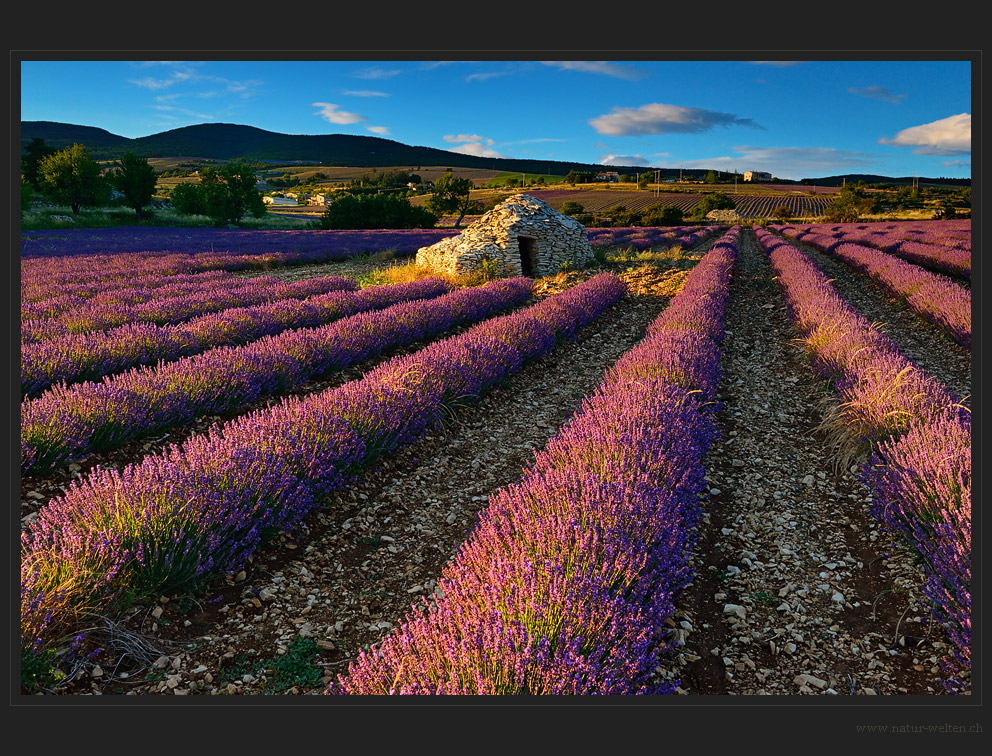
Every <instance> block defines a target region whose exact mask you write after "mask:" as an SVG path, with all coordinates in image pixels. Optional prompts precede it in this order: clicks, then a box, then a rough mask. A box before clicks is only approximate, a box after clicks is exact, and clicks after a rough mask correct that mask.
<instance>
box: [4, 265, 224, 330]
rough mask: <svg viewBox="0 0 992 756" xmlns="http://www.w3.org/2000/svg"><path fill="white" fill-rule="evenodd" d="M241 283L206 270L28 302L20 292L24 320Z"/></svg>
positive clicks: (71, 290) (98, 285)
mask: <svg viewBox="0 0 992 756" xmlns="http://www.w3.org/2000/svg"><path fill="white" fill-rule="evenodd" d="M221 280H223V281H227V282H229V283H232V284H233V283H241V281H240V280H239V279H238V278H237V277H236V276H235V275H234V273H231V272H229V271H226V270H207V271H204V272H203V273H189V274H176V275H174V276H146V277H144V278H142V279H140V280H138V281H130V282H124V281H98V282H93V283H83V284H79V285H78V286H72V287H67V288H66V289H65V290H63V291H62V292H61V293H59V294H56V295H55V296H53V297H49V298H47V299H36V300H34V301H28V300H27V299H25V297H24V290H23V289H22V290H21V320H31V319H35V320H44V319H46V318H56V317H58V316H59V315H61V314H62V313H64V312H68V311H69V310H72V309H75V308H78V307H83V306H84V305H91V304H96V303H100V304H107V303H110V302H115V303H117V304H138V303H140V302H148V301H150V300H152V299H166V298H168V297H176V296H182V295H184V294H192V293H194V292H196V291H200V290H202V289H203V287H204V285H206V284H209V283H211V282H214V283H216V282H219V281H221Z"/></svg>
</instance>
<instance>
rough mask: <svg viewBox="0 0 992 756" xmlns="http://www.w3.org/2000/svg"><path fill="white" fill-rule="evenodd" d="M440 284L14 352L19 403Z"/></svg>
mask: <svg viewBox="0 0 992 756" xmlns="http://www.w3.org/2000/svg"><path fill="white" fill-rule="evenodd" d="M453 288H454V287H453V286H451V285H447V286H446V285H445V282H444V281H443V280H442V279H432V280H429V281H426V280H421V281H416V282H413V283H410V284H399V285H396V286H370V287H366V288H365V289H361V290H358V291H354V290H344V289H342V290H339V291H331V292H328V293H326V294H317V295H314V296H312V297H307V298H306V299H282V300H278V301H275V302H271V303H267V304H262V305H256V306H254V307H233V308H230V309H227V310H221V311H220V312H216V313H209V314H206V315H201V316H198V317H194V318H191V319H189V320H187V321H185V322H182V323H177V324H174V325H156V324H155V323H128V324H126V325H122V326H119V327H117V328H111V329H108V330H106V331H97V332H91V333H85V334H70V335H68V336H63V337H62V338H58V339H51V340H49V341H45V342H42V343H39V344H22V345H21V396H22V397H29V398H33V397H37V396H38V395H40V394H41V393H42V392H43V391H44V390H46V389H48V388H50V387H51V386H53V385H54V384H56V383H65V384H70V383H79V382H81V381H94V380H99V379H100V378H103V377H104V376H107V375H113V374H114V373H120V372H122V371H124V370H126V369H128V368H133V367H137V366H139V365H150V364H157V363H158V364H160V363H162V362H172V361H174V360H177V359H180V358H182V357H190V356H192V355H195V354H199V353H201V352H205V351H207V350H209V349H214V348H217V347H222V346H239V345H242V344H247V343H249V342H252V341H255V340H257V339H260V338H261V337H263V336H270V335H274V334H277V333H281V332H283V331H286V330H291V329H296V328H315V327H318V326H321V325H324V324H326V323H330V322H333V321H335V320H338V319H340V318H343V317H347V316H349V315H355V314H357V313H359V312H365V311H369V310H376V309H381V308H383V307H388V306H390V305H393V304H396V303H397V302H400V301H403V300H412V299H421V298H424V297H429V296H436V295H438V294H443V293H447V292H448V291H450V290H451V289H453Z"/></svg>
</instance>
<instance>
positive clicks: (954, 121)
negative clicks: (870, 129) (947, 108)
mask: <svg viewBox="0 0 992 756" xmlns="http://www.w3.org/2000/svg"><path fill="white" fill-rule="evenodd" d="M878 141H879V144H893V145H896V146H898V147H914V148H915V149H914V150H913V154H914V155H965V154H968V153H970V152H971V113H959V114H957V115H953V116H949V117H947V118H941V119H940V120H939V121H931V122H930V123H924V124H921V125H920V126H911V127H909V128H908V129H903V130H902V131H900V132H899V133H898V134H896V135H895V136H894V137H892V138H891V139H886V138H884V137H883V138H882V139H879V140H878Z"/></svg>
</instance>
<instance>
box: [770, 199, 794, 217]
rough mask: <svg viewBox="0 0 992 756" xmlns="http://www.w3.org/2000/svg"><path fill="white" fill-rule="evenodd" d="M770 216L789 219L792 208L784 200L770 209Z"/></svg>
mask: <svg viewBox="0 0 992 756" xmlns="http://www.w3.org/2000/svg"><path fill="white" fill-rule="evenodd" d="M772 217H774V218H778V219H780V220H789V218H791V217H792V208H791V207H789V206H788V205H787V204H785V203H784V202H783V203H782V204H781V205H779V206H778V207H776V208H775V209H774V210H772Z"/></svg>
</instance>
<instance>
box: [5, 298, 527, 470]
mask: <svg viewBox="0 0 992 756" xmlns="http://www.w3.org/2000/svg"><path fill="white" fill-rule="evenodd" d="M422 286H423V284H422ZM402 291H403V290H402V289H399V290H396V294H398V295H399V297H400V301H399V302H398V303H397V304H393V305H391V306H389V307H385V308H383V309H380V310H374V311H369V312H362V313H358V314H356V315H351V316H349V317H346V318H343V319H340V320H335V321H333V322H331V323H328V324H326V325H323V326H318V327H316V328H297V329H293V330H290V331H283V332H282V333H278V334H275V335H273V336H263V337H262V338H260V339H258V340H257V341H253V342H250V343H248V344H244V345H242V346H233V347H217V348H215V349H211V350H209V351H206V352H203V353H202V354H198V355H194V356H192V357H183V358H180V359H178V360H176V361H174V362H168V363H162V364H160V365H156V366H143V367H138V368H133V369H131V370H128V371H126V372H124V373H118V374H116V375H113V376H108V377H105V378H104V379H103V380H102V381H101V382H98V383H97V382H86V383H78V384H74V385H72V386H62V385H56V386H54V387H53V388H51V389H49V390H48V391H47V392H45V393H44V394H43V395H42V396H40V397H38V398H36V399H29V400H27V401H25V402H22V404H21V472H22V474H27V473H38V472H44V471H46V470H50V469H52V468H54V467H59V466H62V465H65V464H68V463H69V462H70V461H72V460H73V459H75V458H77V457H79V456H81V455H83V454H86V453H89V452H95V451H101V450H106V449H113V448H116V447H118V446H121V445H122V444H124V443H125V442H127V441H131V440H134V439H137V438H145V437H147V436H150V435H153V434H156V433H159V432H161V431H163V430H166V429H168V428H172V427H174V426H177V425H183V424H185V423H188V422H190V421H192V420H194V419H196V418H198V417H202V416H204V415H212V414H217V413H221V412H226V411H230V410H233V409H236V408H237V407H239V406H241V405H245V404H249V403H251V402H254V401H257V400H258V399H259V398H262V397H268V396H278V395H279V394H282V393H286V392H289V391H292V390H293V389H294V388H296V387H298V386H301V385H303V384H304V383H307V382H309V381H312V380H314V379H317V378H321V377H326V376H328V375H331V374H333V373H336V372H339V371H341V370H343V369H344V368H346V367H348V366H349V365H353V364H356V363H359V362H362V361H365V360H368V359H371V358H373V357H375V356H377V355H380V354H383V353H384V352H385V351H386V350H389V349H393V348H396V347H398V346H403V345H406V344H411V343H414V342H417V341H421V340H423V339H427V338H431V337H434V336H437V335H439V334H441V333H443V332H444V331H446V330H448V329H450V328H452V327H454V326H456V325H462V324H466V323H472V322H476V321H478V320H481V319H483V318H486V317H490V316H492V315H494V314H495V313H497V312H499V311H501V310H504V309H507V308H510V307H514V306H518V305H520V304H522V303H523V302H525V301H526V300H527V298H528V297H529V296H530V291H531V283H530V282H529V280H528V279H522V278H518V279H509V280H503V281H494V282H492V283H489V284H486V285H485V286H482V287H479V288H476V289H462V290H458V291H453V292H449V291H448V287H447V286H445V285H444V283H443V282H441V281H436V282H435V288H434V290H433V291H427V292H425V298H422V299H420V300H413V301H402V299H403V298H402ZM445 292H448V293H445Z"/></svg>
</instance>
